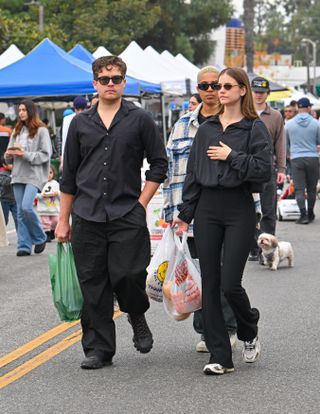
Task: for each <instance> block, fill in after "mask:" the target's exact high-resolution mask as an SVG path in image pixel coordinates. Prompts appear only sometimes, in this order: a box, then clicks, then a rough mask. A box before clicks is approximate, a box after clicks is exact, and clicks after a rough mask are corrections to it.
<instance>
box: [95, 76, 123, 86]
mask: <svg viewBox="0 0 320 414" xmlns="http://www.w3.org/2000/svg"><path fill="white" fill-rule="evenodd" d="M123 79H124V77H123V76H121V75H115V76H100V77H99V78H97V79H96V81H97V82H100V83H101V85H108V84H109V82H110V81H111V80H112V83H113V84H114V85H120V83H121V82H122V81H123Z"/></svg>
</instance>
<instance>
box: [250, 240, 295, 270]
mask: <svg viewBox="0 0 320 414" xmlns="http://www.w3.org/2000/svg"><path fill="white" fill-rule="evenodd" d="M258 246H259V247H260V249H261V250H262V256H263V260H264V264H265V265H266V266H269V267H270V269H271V270H277V269H278V266H279V263H280V262H282V260H284V259H288V266H289V267H293V249H292V246H291V243H289V242H285V241H278V239H277V238H276V237H275V236H273V235H272V234H268V233H261V234H260V236H259V237H258Z"/></svg>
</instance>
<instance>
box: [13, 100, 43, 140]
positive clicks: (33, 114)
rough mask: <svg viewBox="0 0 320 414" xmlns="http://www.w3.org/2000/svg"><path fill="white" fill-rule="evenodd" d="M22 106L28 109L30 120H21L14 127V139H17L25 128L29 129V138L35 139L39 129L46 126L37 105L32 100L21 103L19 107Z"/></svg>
mask: <svg viewBox="0 0 320 414" xmlns="http://www.w3.org/2000/svg"><path fill="white" fill-rule="evenodd" d="M20 105H24V106H25V107H26V110H27V114H28V119H27V120H26V121H21V119H19V120H18V122H17V124H16V126H15V127H14V132H13V138H16V136H17V135H19V134H20V132H21V129H22V127H23V126H26V127H27V128H28V131H29V137H30V138H34V136H35V135H36V133H37V132H38V129H39V128H40V127H43V126H45V125H44V123H43V122H42V121H41V120H40V118H39V115H38V113H37V107H36V105H35V104H34V103H33V102H32V101H31V100H30V99H24V100H23V101H21V102H20V103H19V105H18V107H19V106H20Z"/></svg>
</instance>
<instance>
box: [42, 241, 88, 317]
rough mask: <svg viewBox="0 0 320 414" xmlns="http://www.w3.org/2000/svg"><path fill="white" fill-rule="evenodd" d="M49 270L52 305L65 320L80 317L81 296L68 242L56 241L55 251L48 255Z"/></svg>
mask: <svg viewBox="0 0 320 414" xmlns="http://www.w3.org/2000/svg"><path fill="white" fill-rule="evenodd" d="M49 271H50V280H51V288H52V297H53V303H54V306H55V307H56V308H57V310H58V313H59V316H60V319H61V320H62V321H65V322H71V321H76V320H78V319H80V316H81V309H82V305H83V297H82V293H81V289H80V284H79V280H78V276H77V271H76V267H75V263H74V257H73V252H72V247H71V244H70V243H69V242H67V243H57V253H56V254H50V255H49Z"/></svg>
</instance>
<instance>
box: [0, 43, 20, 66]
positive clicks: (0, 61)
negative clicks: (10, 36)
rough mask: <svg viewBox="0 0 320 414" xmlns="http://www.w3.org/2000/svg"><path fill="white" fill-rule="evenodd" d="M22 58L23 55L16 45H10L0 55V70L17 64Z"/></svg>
mask: <svg viewBox="0 0 320 414" xmlns="http://www.w3.org/2000/svg"><path fill="white" fill-rule="evenodd" d="M23 57H24V54H23V53H22V52H21V50H20V49H18V48H17V46H16V45H14V44H12V45H11V46H9V47H8V49H7V50H5V51H4V52H3V53H2V55H0V69H2V68H5V67H6V66H9V65H11V63H14V62H17V61H18V60H20V59H21V58H23Z"/></svg>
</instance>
